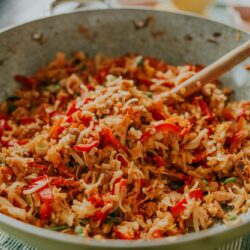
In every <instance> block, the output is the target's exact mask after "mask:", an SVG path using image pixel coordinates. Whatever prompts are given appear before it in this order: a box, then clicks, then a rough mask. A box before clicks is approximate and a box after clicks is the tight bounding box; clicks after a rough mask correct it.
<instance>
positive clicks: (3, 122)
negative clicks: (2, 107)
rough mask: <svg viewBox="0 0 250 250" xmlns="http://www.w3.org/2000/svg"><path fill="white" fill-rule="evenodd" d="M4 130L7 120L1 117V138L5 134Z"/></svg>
mask: <svg viewBox="0 0 250 250" xmlns="http://www.w3.org/2000/svg"><path fill="white" fill-rule="evenodd" d="M4 130H5V120H3V119H1V120H0V139H1V138H2V136H3V133H4Z"/></svg>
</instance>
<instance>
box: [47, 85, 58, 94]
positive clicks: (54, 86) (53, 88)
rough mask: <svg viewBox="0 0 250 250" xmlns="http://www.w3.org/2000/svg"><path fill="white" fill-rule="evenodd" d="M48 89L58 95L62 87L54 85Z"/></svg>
mask: <svg viewBox="0 0 250 250" xmlns="http://www.w3.org/2000/svg"><path fill="white" fill-rule="evenodd" d="M46 89H47V90H48V91H49V92H51V93H56V92H57V91H58V90H60V89H61V85H60V84H59V83H56V84H52V85H49V86H47V88H46Z"/></svg>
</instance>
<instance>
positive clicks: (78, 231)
mask: <svg viewBox="0 0 250 250" xmlns="http://www.w3.org/2000/svg"><path fill="white" fill-rule="evenodd" d="M75 233H76V234H78V235H79V234H83V228H82V227H81V226H76V227H75Z"/></svg>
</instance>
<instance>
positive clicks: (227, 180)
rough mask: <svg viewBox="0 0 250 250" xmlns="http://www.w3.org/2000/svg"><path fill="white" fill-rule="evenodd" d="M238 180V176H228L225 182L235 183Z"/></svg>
mask: <svg viewBox="0 0 250 250" xmlns="http://www.w3.org/2000/svg"><path fill="white" fill-rule="evenodd" d="M237 180H238V178H237V177H235V176H234V177H230V178H227V179H226V180H224V181H223V184H227V183H234V182H236V181H237Z"/></svg>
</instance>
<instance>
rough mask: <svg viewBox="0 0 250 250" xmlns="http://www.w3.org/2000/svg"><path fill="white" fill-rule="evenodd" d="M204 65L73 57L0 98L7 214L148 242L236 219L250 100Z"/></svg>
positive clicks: (249, 184)
mask: <svg viewBox="0 0 250 250" xmlns="http://www.w3.org/2000/svg"><path fill="white" fill-rule="evenodd" d="M201 69H202V66H200V65H182V66H173V65H169V64H167V63H166V62H164V61H162V60H158V59H155V58H151V57H144V56H141V55H135V54H129V55H125V56H122V57H115V58H109V57H105V56H101V55H98V56H96V57H94V58H88V57H87V56H86V55H85V54H84V53H82V52H78V53H74V54H73V56H72V57H71V58H70V59H66V57H65V55H64V54H63V53H58V54H57V55H56V58H55V60H53V61H52V62H50V63H49V64H48V65H47V66H45V67H43V68H42V69H40V70H39V71H38V72H37V73H36V74H35V75H32V76H24V75H16V76H15V80H16V81H17V82H19V83H20V84H21V88H20V89H19V90H17V91H16V93H15V95H14V96H11V97H9V98H8V99H7V100H6V101H4V102H2V103H1V105H0V114H1V115H0V140H1V143H0V145H1V146H0V211H1V212H2V213H4V214H7V215H9V216H12V217H14V218H16V219H19V220H21V221H24V222H26V223H29V224H33V225H36V226H39V227H43V228H48V229H51V230H55V231H61V232H64V233H69V234H77V235H81V236H84V237H94V238H97V239H102V238H110V239H126V240H127V239H131V240H132V239H133V240H134V239H150V238H160V237H167V236H173V235H179V234H185V233H187V232H193V231H199V230H203V229H207V228H209V227H211V226H212V225H214V224H216V223H236V222H237V221H238V220H240V218H239V215H240V214H241V213H244V212H246V211H247V210H248V206H249V205H250V200H249V192H250V179H249V178H250V161H249V156H250V137H249V136H250V123H249V119H250V102H249V101H232V91H231V90H230V89H228V88H222V87H220V86H219V84H220V83H219V81H216V82H214V83H210V84H207V85H206V86H204V87H203V88H202V89H201V91H200V92H199V93H196V94H195V95H193V96H191V97H188V98H183V97H182V96H180V95H175V96H172V97H171V101H170V98H168V99H166V98H165V97H164V96H165V95H164V93H166V92H167V91H169V90H170V89H171V88H173V87H174V86H176V85H178V84H180V83H181V82H183V81H184V80H186V79H188V78H189V77H191V76H192V75H194V74H195V73H196V72H198V71H199V70H201Z"/></svg>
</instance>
